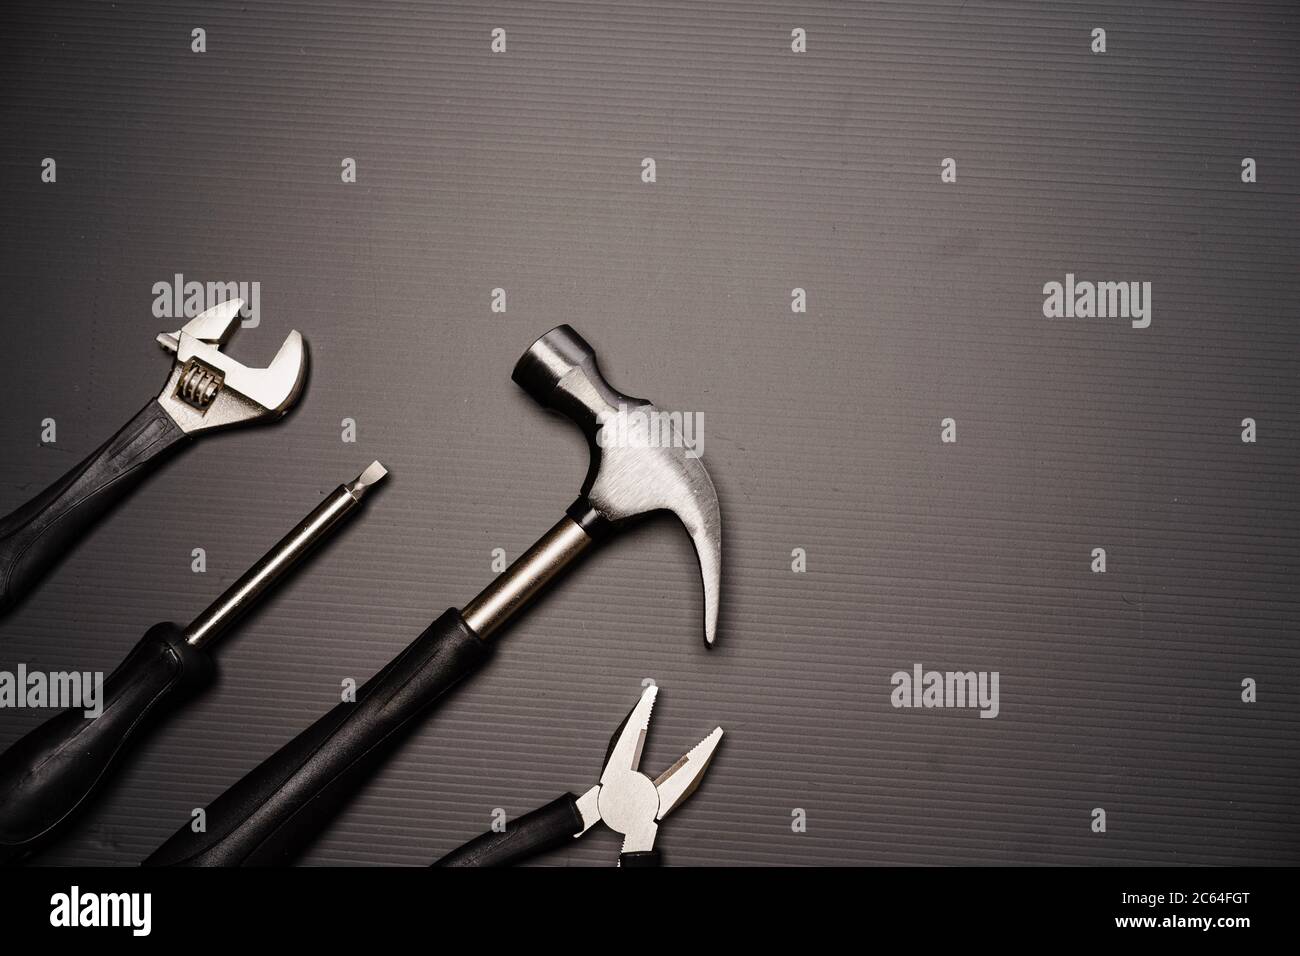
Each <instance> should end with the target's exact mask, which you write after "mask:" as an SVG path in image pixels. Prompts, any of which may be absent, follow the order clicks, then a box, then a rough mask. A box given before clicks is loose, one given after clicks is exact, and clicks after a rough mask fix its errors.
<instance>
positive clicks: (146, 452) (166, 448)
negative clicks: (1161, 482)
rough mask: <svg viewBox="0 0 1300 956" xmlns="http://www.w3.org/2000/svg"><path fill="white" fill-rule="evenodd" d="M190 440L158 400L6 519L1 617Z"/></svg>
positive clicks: (0, 550) (1, 532)
mask: <svg viewBox="0 0 1300 956" xmlns="http://www.w3.org/2000/svg"><path fill="white" fill-rule="evenodd" d="M187 438H188V436H187V435H186V434H185V432H184V431H183V430H182V429H181V427H180V426H179V425H177V424H176V422H175V421H173V420H172V417H171V416H170V415H168V414H167V412H166V410H165V409H164V408H163V407H162V405H161V404H159V403H158V401H157V399H150V400H149V404H147V405H146V406H145V407H144V408H142V409H141V410H140V412H139V414H137V415H136V416H135V417H134V418H132V419H131V420H130V421H129V422H127V423H126V425H125V426H124V427H123V428H122V429H121V430H120V431H119V432H118V433H117V434H116V435H114V436H113V437H112V438H110V439H109V440H108V441H107V442H105V443H104V444H103V445H101V446H100V447H99V448H97V449H96V450H95V451H93V452H91V454H90V455H89V456H88V457H87V458H86V459H85V460H84V461H82V462H81V463H80V464H79V465H76V466H75V467H73V468H72V470H71V471H69V472H68V473H67V474H66V475H64V476H63V477H62V478H60V479H59V480H58V481H56V482H55V483H54V484H52V485H50V486H49V487H48V488H46V489H45V490H44V491H42V492H41V493H40V494H39V495H37V496H36V497H35V498H33V499H32V500H31V501H29V502H27V504H25V505H22V506H20V507H19V508H18V509H17V510H16V511H14V512H12V513H11V514H9V515H6V516H5V517H3V518H0V614H3V613H4V612H6V611H7V610H9V609H10V608H11V607H12V606H13V605H14V604H15V603H17V602H18V601H19V600H20V599H21V598H22V597H23V596H24V595H25V594H27V592H28V591H30V590H31V588H32V587H33V586H34V585H35V584H36V582H37V581H38V580H39V579H40V577H41V576H42V575H43V574H44V573H45V572H46V571H47V570H49V568H50V567H51V566H52V565H53V564H55V562H57V561H58V560H59V558H61V557H62V556H63V554H64V553H65V552H66V551H67V550H68V549H69V548H70V547H71V546H72V543H73V542H74V541H75V540H76V539H78V538H79V537H81V536H82V535H83V534H84V533H85V532H86V531H87V530H89V528H90V527H91V525H93V524H94V523H95V522H96V521H98V520H99V519H100V518H101V517H103V516H104V514H106V513H107V512H108V511H109V510H110V509H111V508H112V507H113V506H114V505H115V504H117V502H118V501H120V500H121V499H122V498H123V497H125V496H126V495H127V494H128V493H129V492H130V491H131V490H133V489H134V488H135V487H136V486H137V485H138V484H140V482H141V481H142V480H143V479H144V477H145V476H146V475H148V474H149V473H150V472H152V471H153V470H154V469H155V468H156V467H157V466H158V465H159V464H161V463H162V461H163V459H164V458H166V457H167V455H168V453H169V452H172V451H174V450H176V449H177V448H179V447H180V446H181V443H182V441H183V440H185V439H187Z"/></svg>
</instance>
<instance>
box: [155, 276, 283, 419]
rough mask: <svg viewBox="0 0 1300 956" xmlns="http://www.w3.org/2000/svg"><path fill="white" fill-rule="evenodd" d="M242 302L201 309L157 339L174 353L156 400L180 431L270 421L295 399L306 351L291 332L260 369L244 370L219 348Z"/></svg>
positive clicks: (231, 326)
mask: <svg viewBox="0 0 1300 956" xmlns="http://www.w3.org/2000/svg"><path fill="white" fill-rule="evenodd" d="M242 307H243V301H242V300H240V299H231V300H230V301H228V302H223V303H221V304H219V305H217V306H214V307H213V308H211V309H208V310H207V311H206V312H203V313H201V314H199V315H197V316H195V317H194V318H193V319H191V320H190V321H189V322H188V323H186V325H185V326H184V327H183V328H181V329H179V330H177V331H176V332H171V333H166V332H164V333H162V334H161V335H159V336H158V343H159V344H160V345H161V346H162V347H163V348H164V349H166V350H168V351H169V352H173V353H175V355H176V361H175V363H174V364H173V366H172V372H171V375H170V376H169V377H168V379H167V384H166V385H164V386H163V390H162V393H161V394H160V395H159V396H158V403H159V404H160V405H162V407H163V408H164V409H165V410H166V411H167V414H168V415H170V416H171V417H172V420H173V421H175V422H176V424H177V425H179V426H180V428H181V430H182V431H184V432H185V433H186V434H194V433H196V432H201V431H212V430H213V429H217V428H229V427H232V426H235V425H242V424H245V423H248V422H254V421H275V420H276V419H279V418H281V417H283V416H284V415H285V414H286V413H287V412H288V411H289V409H290V408H292V407H293V405H294V404H295V403H296V402H297V400H298V397H299V396H300V395H301V394H302V390H303V386H304V385H305V383H306V380H307V366H308V361H307V350H306V345H305V343H304V342H303V338H302V335H301V334H300V333H299V332H298V331H296V330H295V331H292V332H290V333H289V335H288V337H287V338H286V339H285V340H284V344H283V345H281V346H280V351H279V352H278V353H277V354H276V356H275V358H274V360H272V362H271V364H270V365H269V366H267V367H266V368H248V367H247V366H245V365H242V364H240V363H239V362H236V361H235V360H234V359H232V358H231V357H230V356H228V355H226V354H225V353H224V352H222V351H221V346H222V345H223V344H224V343H225V341H226V339H228V338H229V337H230V335H231V333H232V332H233V331H234V329H235V319H236V318H237V317H238V315H239V310H240V308H242Z"/></svg>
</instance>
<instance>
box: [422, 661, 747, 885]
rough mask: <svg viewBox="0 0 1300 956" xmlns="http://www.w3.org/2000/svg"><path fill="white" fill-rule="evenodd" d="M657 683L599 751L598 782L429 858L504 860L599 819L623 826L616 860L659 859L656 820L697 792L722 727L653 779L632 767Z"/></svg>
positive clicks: (479, 862) (471, 862) (644, 862)
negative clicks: (603, 750) (602, 751)
mask: <svg viewBox="0 0 1300 956" xmlns="http://www.w3.org/2000/svg"><path fill="white" fill-rule="evenodd" d="M658 692H659V688H658V687H656V686H655V685H653V684H651V685H650V686H648V687H646V689H645V690H644V691H642V692H641V699H640V700H639V701H637V705H636V706H635V707H633V708H632V712H631V713H629V714H628V715H627V717H626V718H625V719H624V720H623V723H622V724H620V725H619V728H618V730H616V731H614V736H613V737H611V738H610V742H609V750H608V752H607V753H606V755H605V769H604V771H603V772H602V773H601V775H600V783H598V784H596V786H594V787H592V788H591V789H590V790H588V791H587V792H586V793H584V794H583V795H582V796H580V797H574V795H573V794H572V793H566V794H564V796H562V797H560V798H559V799H557V800H552V801H551V802H550V803H548V804H546V806H544V807H540V808H538V809H537V810H534V811H533V812H532V813H528V814H525V815H524V816H522V817H520V818H519V819H518V820H514V821H512V822H510V823H508V824H507V825H506V829H505V830H504V831H502V832H499V833H495V832H494V833H485V834H483V835H482V836H479V837H475V838H474V839H473V840H470V841H469V842H468V843H466V844H464V845H463V846H461V847H459V848H458V849H455V850H452V851H451V852H450V853H448V854H447V855H446V856H444V857H443V858H442V859H440V860H438V861H437V862H436V863H435V864H434V866H505V865H507V864H510V863H517V862H519V861H521V860H524V859H526V858H527V857H530V856H533V855H534V854H537V853H541V852H543V851H545V850H550V849H553V848H555V847H557V846H560V845H562V844H564V843H566V842H567V841H569V840H571V839H576V838H578V837H580V836H582V835H583V834H584V833H586V832H587V831H588V830H590V829H591V828H592V827H593V826H595V825H596V824H597V823H599V822H600V821H602V820H603V821H604V822H605V825H606V826H607V827H609V828H610V829H611V830H614V831H615V832H617V833H621V834H623V851H622V853H621V854H620V855H619V866H657V865H659V863H660V856H659V851H658V850H656V849H655V848H654V843H655V836H656V834H657V833H658V830H659V821H660V820H662V819H663V818H664V817H666V816H668V814H670V813H672V812H673V811H674V810H676V809H677V808H678V807H680V806H681V805H682V804H683V803H684V802H685V801H686V798H687V797H689V796H690V795H691V794H693V793H694V792H695V788H696V787H698V786H699V785H700V779H701V778H702V777H703V776H704V771H705V770H706V769H707V768H708V766H709V761H711V760H712V759H713V754H714V751H716V750H717V748H718V743H719V742H720V741H721V740H722V728H721V727H716V728H714V730H713V732H712V733H710V734H709V735H708V736H707V737H705V738H704V739H703V740H701V741H700V742H699V743H698V744H696V745H695V746H694V747H692V748H691V749H690V751H688V752H687V753H686V755H685V756H684V757H682V758H681V759H680V760H678V761H677V762H676V763H674V764H673V765H672V766H671V767H669V768H668V769H667V770H665V771H664V772H663V773H661V774H660V775H659V776H658V777H657V778H656V779H654V780H651V779H650V778H649V777H648V776H646V775H645V774H644V773H642V772H641V771H640V770H638V769H637V768H638V767H639V766H640V764H641V750H642V748H643V747H644V746H645V736H646V730H647V729H648V727H649V725H650V712H651V710H652V709H653V708H654V702H655V695H656V694H658Z"/></svg>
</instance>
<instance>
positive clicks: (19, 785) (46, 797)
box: [0, 462, 388, 864]
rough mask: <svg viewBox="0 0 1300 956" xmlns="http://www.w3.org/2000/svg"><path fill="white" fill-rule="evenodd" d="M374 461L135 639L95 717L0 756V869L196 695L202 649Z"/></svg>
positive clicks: (209, 667) (295, 559)
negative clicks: (255, 556) (180, 613)
mask: <svg viewBox="0 0 1300 956" xmlns="http://www.w3.org/2000/svg"><path fill="white" fill-rule="evenodd" d="M387 474H388V470H387V469H386V468H385V467H384V466H383V465H381V464H380V463H379V462H374V463H373V464H371V465H370V467H369V468H367V469H366V470H365V471H363V472H362V473H361V474H360V475H359V476H357V478H356V479H355V480H354V481H350V482H348V483H347V484H346V485H340V486H339V487H338V488H337V489H335V490H334V491H332V492H331V493H330V494H328V495H327V496H326V497H325V500H324V501H322V502H321V503H320V504H319V505H317V506H316V508H315V509H314V510H313V511H312V512H311V514H309V515H308V516H307V517H306V518H304V519H303V520H302V521H301V522H299V523H298V526H297V527H295V528H294V529H293V530H292V531H290V532H289V533H288V534H287V535H285V537H284V538H283V539H282V540H281V541H280V543H279V544H277V545H276V546H275V547H274V548H272V549H271V550H270V551H269V552H267V553H266V555H265V556H264V557H263V558H262V559H261V560H260V561H258V562H257V563H256V564H255V565H253V566H252V567H251V568H249V570H248V572H247V573H246V574H245V575H244V576H243V577H241V578H240V579H239V580H238V581H236V582H235V583H234V584H233V585H232V586H231V587H230V588H229V589H228V590H227V591H226V593H225V594H223V595H221V597H219V598H217V600H216V601H215V602H214V603H213V604H212V605H211V606H210V607H209V608H208V609H207V610H206V611H204V612H203V613H202V614H200V615H199V616H198V617H196V618H195V619H194V621H193V622H192V623H191V624H190V626H189V627H187V628H185V629H184V630H182V629H181V627H180V626H179V625H177V624H173V623H171V622H170V621H164V622H162V623H161V624H155V625H154V626H153V627H151V628H149V630H148V631H147V632H145V635H144V637H142V638H141V639H140V641H139V642H138V643H137V644H136V646H135V647H134V648H133V649H132V650H131V652H130V653H129V654H128V655H127V656H126V659H125V660H123V661H122V663H121V664H119V665H118V667H117V669H116V670H114V671H113V673H111V674H110V675H108V678H107V679H106V680H104V683H103V691H102V693H101V694H100V700H99V704H100V713H99V714H98V716H94V717H93V719H91V716H90V715H88V714H86V713H85V712H83V711H81V710H75V709H74V710H65V711H64V712H63V713H61V714H59V715H57V716H55V717H53V718H51V719H50V720H48V721H46V722H45V723H44V724H42V725H41V726H39V727H37V728H36V729H35V730H33V731H31V732H30V733H29V734H27V736H25V737H23V738H22V739H21V740H19V741H18V742H17V743H15V744H14V745H13V746H11V747H10V748H9V749H8V750H6V751H4V753H0V864H5V863H10V862H13V861H14V860H18V859H21V858H23V857H25V856H27V855H28V854H30V853H32V852H34V851H35V850H37V849H38V848H39V847H40V846H42V845H44V844H45V843H47V842H48V841H50V840H52V839H54V838H55V837H56V836H57V835H58V834H59V833H60V832H62V831H63V830H64V828H65V827H66V825H67V823H68V821H69V820H71V819H72V817H73V815H74V814H75V813H76V812H77V811H79V810H81V809H84V808H85V807H86V806H87V805H88V804H89V803H90V802H91V798H92V797H93V795H94V794H95V792H96V791H97V790H98V788H99V787H100V785H101V784H102V783H103V781H104V780H105V779H106V777H107V776H108V775H109V773H110V772H111V771H112V770H113V769H114V766H115V765H116V764H117V763H118V762H119V758H120V757H121V756H122V755H123V754H124V753H126V752H127V751H128V750H130V749H131V747H133V746H134V745H135V744H136V743H137V742H138V741H139V740H140V739H141V738H143V737H144V736H145V734H146V733H148V731H149V730H150V729H151V726H152V725H157V724H158V723H159V722H161V721H162V719H163V717H164V715H165V714H168V713H170V712H172V711H173V710H174V709H175V708H176V706H177V705H178V704H180V703H181V702H182V701H184V700H187V699H189V698H191V697H193V696H194V695H195V694H197V693H198V692H199V691H201V690H202V689H203V688H204V687H205V686H207V684H208V682H209V681H210V680H211V677H212V673H213V670H214V664H213V661H212V658H211V657H210V656H209V648H208V645H209V644H210V643H211V642H212V641H213V640H214V639H216V638H217V637H218V636H220V635H221V634H222V633H224V632H225V631H227V630H229V629H230V626H231V625H232V624H234V622H235V621H236V619H238V617H239V616H240V615H241V614H243V613H244V612H245V611H246V610H248V608H249V607H250V606H252V604H253V602H254V601H255V600H257V598H258V597H260V596H261V595H262V594H264V593H265V592H266V591H267V590H269V589H270V588H271V587H273V586H274V585H275V584H276V583H278V582H279V581H281V580H283V579H284V577H285V575H286V574H287V573H288V572H289V570H290V569H292V568H293V567H294V566H295V565H297V564H298V563H299V562H300V561H301V560H302V558H303V557H304V556H305V555H306V554H307V553H308V552H309V551H311V550H312V548H313V547H315V546H316V545H318V544H320V543H321V542H322V541H323V540H324V539H325V538H327V537H328V536H329V535H330V533H331V532H332V531H334V530H335V529H336V528H338V527H339V525H340V523H341V522H342V520H343V518H344V517H345V516H346V515H348V514H350V513H352V512H353V511H355V509H356V508H357V507H358V505H360V503H361V499H362V498H364V497H365V495H366V493H367V492H368V491H369V490H370V489H371V488H372V487H374V485H375V484H376V483H378V482H380V481H382V480H383V479H384V477H385V476H387Z"/></svg>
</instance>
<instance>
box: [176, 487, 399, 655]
mask: <svg viewBox="0 0 1300 956" xmlns="http://www.w3.org/2000/svg"><path fill="white" fill-rule="evenodd" d="M387 475H388V469H387V468H385V467H384V466H383V465H381V464H380V463H379V462H377V461H375V462H371V463H370V466H369V467H368V468H366V470H365V471H363V472H362V473H361V474H360V475H358V476H357V477H356V478H355V479H354V480H353V481H349V482H348V483H347V484H346V485H339V486H338V488H336V489H335V490H334V491H333V492H332V493H331V494H330V495H329V496H328V497H327V498H326V499H325V500H324V501H322V502H321V503H320V504H319V505H317V506H316V508H315V510H314V511H312V513H311V514H309V515H308V516H307V517H305V518H303V519H302V521H300V522H299V523H298V525H297V527H295V528H294V529H293V530H292V531H290V532H289V533H288V534H287V535H285V536H284V537H283V538H282V539H281V540H280V543H279V544H277V545H276V546H275V547H274V548H272V549H271V550H270V551H268V552H267V553H266V554H265V555H264V556H263V557H262V559H261V560H260V561H258V562H257V563H256V564H254V565H253V566H252V567H251V568H249V569H248V570H247V571H246V572H244V575H243V577H241V578H240V579H239V580H238V581H236V582H235V583H234V584H232V585H231V586H230V587H229V588H227V589H226V592H225V593H224V594H222V595H221V597H219V598H217V599H216V600H215V601H213V602H212V603H211V604H210V605H208V607H207V610H205V611H204V612H203V613H202V614H200V615H199V616H198V617H196V618H195V619H194V620H193V621H192V622H190V626H189V627H187V628H186V629H185V640H186V642H187V643H188V644H190V646H192V647H204V646H206V645H207V644H209V643H211V642H212V641H213V640H215V639H216V638H217V637H219V636H220V635H221V634H222V632H224V631H225V630H226V629H227V628H228V627H230V625H232V624H233V623H234V622H235V621H236V620H238V619H239V616H240V615H241V614H243V613H244V612H245V611H246V610H248V608H249V607H251V606H252V604H253V602H255V601H256V600H257V599H258V598H259V597H261V595H262V594H263V592H265V591H266V590H267V589H268V588H270V587H271V586H272V585H274V584H275V582H276V581H278V580H279V579H280V578H281V577H282V576H283V575H284V574H285V573H286V572H287V571H289V569H291V568H292V567H293V566H294V565H295V564H297V563H298V561H299V560H301V559H302V558H303V557H304V556H305V555H306V554H307V553H308V552H309V551H311V549H312V548H313V547H314V546H315V545H316V544H317V543H318V542H320V540H321V539H322V538H324V537H325V536H326V535H327V534H329V532H330V530H331V529H332V528H333V527H334V526H335V525H336V524H338V522H339V521H340V520H341V519H342V518H343V516H344V515H346V514H348V513H349V512H351V511H352V509H354V508H355V507H356V506H357V505H359V504H360V503H361V499H362V498H364V497H365V495H366V492H367V491H369V490H370V489H371V488H372V487H374V486H375V485H376V484H378V483H379V482H380V481H383V480H384V478H385V477H386V476H387Z"/></svg>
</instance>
